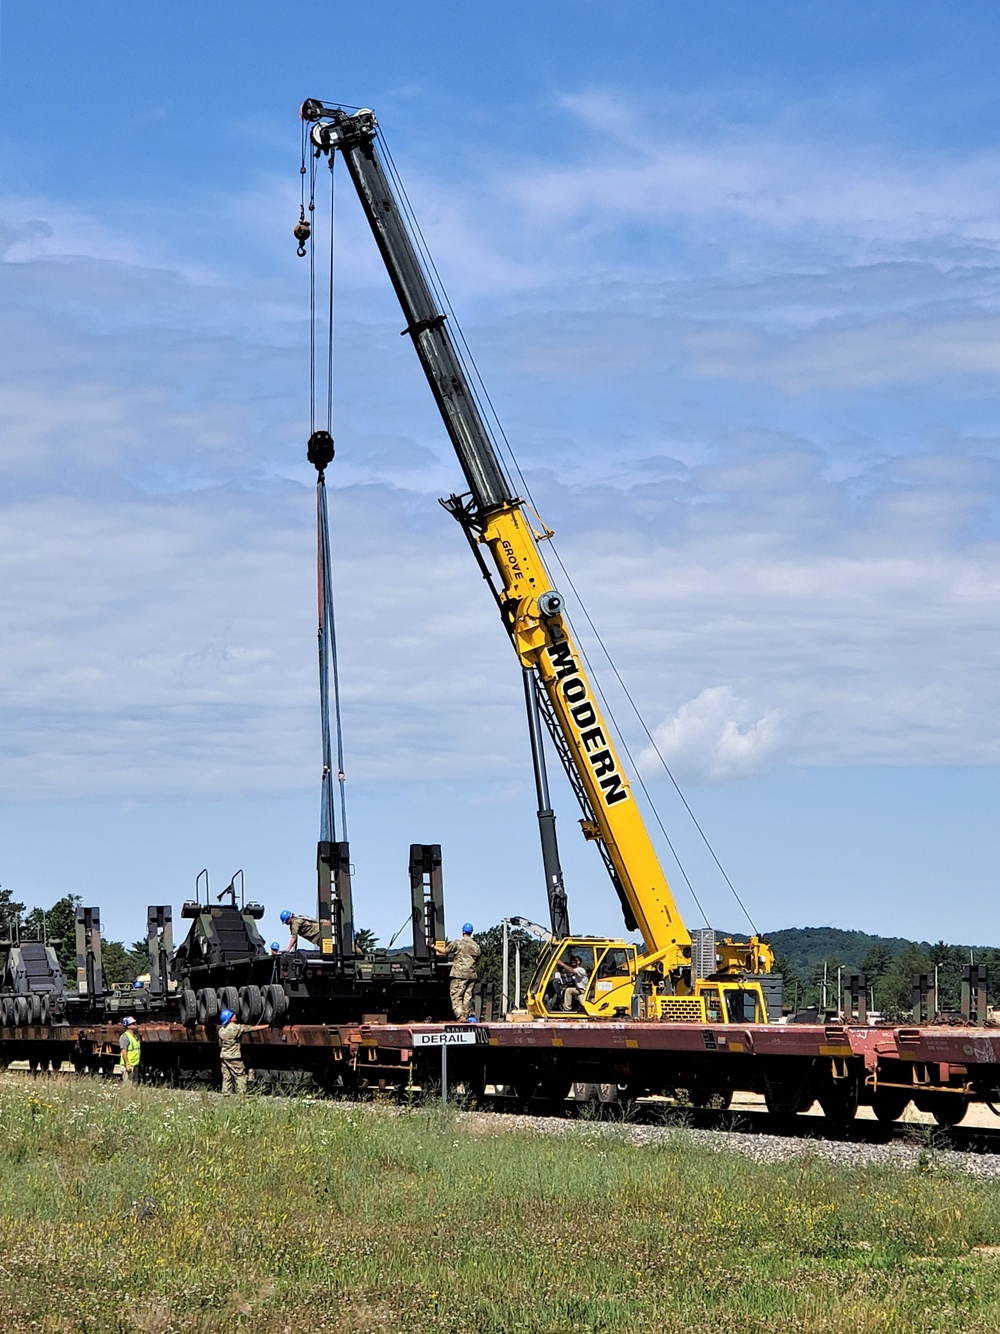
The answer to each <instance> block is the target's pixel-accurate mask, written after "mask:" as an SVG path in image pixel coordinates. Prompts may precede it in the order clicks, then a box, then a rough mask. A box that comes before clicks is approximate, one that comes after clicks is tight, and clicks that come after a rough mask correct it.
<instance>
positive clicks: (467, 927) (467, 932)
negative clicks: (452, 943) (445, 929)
mask: <svg viewBox="0 0 1000 1334" xmlns="http://www.w3.org/2000/svg"><path fill="white" fill-rule="evenodd" d="M462 935H463V936H471V935H472V923H471V922H466V923H465V924H464V925H463V927H462Z"/></svg>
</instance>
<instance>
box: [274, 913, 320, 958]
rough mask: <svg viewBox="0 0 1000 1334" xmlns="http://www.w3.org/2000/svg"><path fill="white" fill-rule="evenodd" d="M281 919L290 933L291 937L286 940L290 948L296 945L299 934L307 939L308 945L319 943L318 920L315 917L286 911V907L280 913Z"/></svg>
mask: <svg viewBox="0 0 1000 1334" xmlns="http://www.w3.org/2000/svg"><path fill="white" fill-rule="evenodd" d="M281 920H282V922H283V923H284V924H285V926H287V927H288V929H289V931H290V932H291V933H292V938H291V940H290V941H289V942H288V948H289V949H290V950H294V949H295V948H296V947H297V945H298V943H299V937H300V936H301V937H302V939H303V940H308V942H309V944H310V945H318V944H319V939H320V935H319V922H318V921H317V920H316V918H315V917H301V916H300V915H299V914H298V913H294V912H288V910H287V909H286V910H285V912H283V913H282V914H281Z"/></svg>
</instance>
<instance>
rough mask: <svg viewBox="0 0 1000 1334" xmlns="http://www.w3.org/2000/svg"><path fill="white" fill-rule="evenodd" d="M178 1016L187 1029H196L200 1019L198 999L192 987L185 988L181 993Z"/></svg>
mask: <svg viewBox="0 0 1000 1334" xmlns="http://www.w3.org/2000/svg"><path fill="white" fill-rule="evenodd" d="M177 1016H178V1018H179V1019H180V1021H181V1023H182V1024H184V1026H185V1027H186V1028H193V1027H194V1024H195V1022H196V1020H197V1018H198V997H197V996H196V995H195V993H194V992H193V991H192V990H191V988H190V987H185V988H184V989H183V991H182V992H181V996H180V1001H179V1003H178V1006H177Z"/></svg>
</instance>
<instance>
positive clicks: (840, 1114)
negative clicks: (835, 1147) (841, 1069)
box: [819, 1078, 858, 1128]
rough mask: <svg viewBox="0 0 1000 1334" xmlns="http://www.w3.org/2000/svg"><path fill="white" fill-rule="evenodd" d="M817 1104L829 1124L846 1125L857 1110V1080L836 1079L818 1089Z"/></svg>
mask: <svg viewBox="0 0 1000 1334" xmlns="http://www.w3.org/2000/svg"><path fill="white" fill-rule="evenodd" d="M819 1105H820V1107H822V1109H823V1115H824V1116H825V1117H826V1119H827V1121H828V1122H829V1123H830V1125H831V1126H840V1127H841V1128H843V1127H846V1126H848V1125H849V1124H850V1123H851V1122H852V1121H853V1120H854V1117H855V1114H856V1113H857V1110H858V1081H857V1080H856V1079H854V1078H847V1079H838V1080H836V1081H835V1082H834V1081H832V1080H831V1081H830V1083H829V1084H828V1085H827V1086H826V1087H825V1088H823V1089H822V1090H821V1091H820V1094H819Z"/></svg>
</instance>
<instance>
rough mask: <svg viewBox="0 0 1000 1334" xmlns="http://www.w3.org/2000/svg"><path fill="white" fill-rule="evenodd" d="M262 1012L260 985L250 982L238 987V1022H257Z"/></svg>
mask: <svg viewBox="0 0 1000 1334" xmlns="http://www.w3.org/2000/svg"><path fill="white" fill-rule="evenodd" d="M263 1013H264V1005H263V1002H262V1000H261V997H260V987H255V986H254V985H253V984H252V983H251V984H249V985H248V986H245V987H240V1023H241V1024H259V1023H260V1019H261V1015H262V1014H263Z"/></svg>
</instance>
